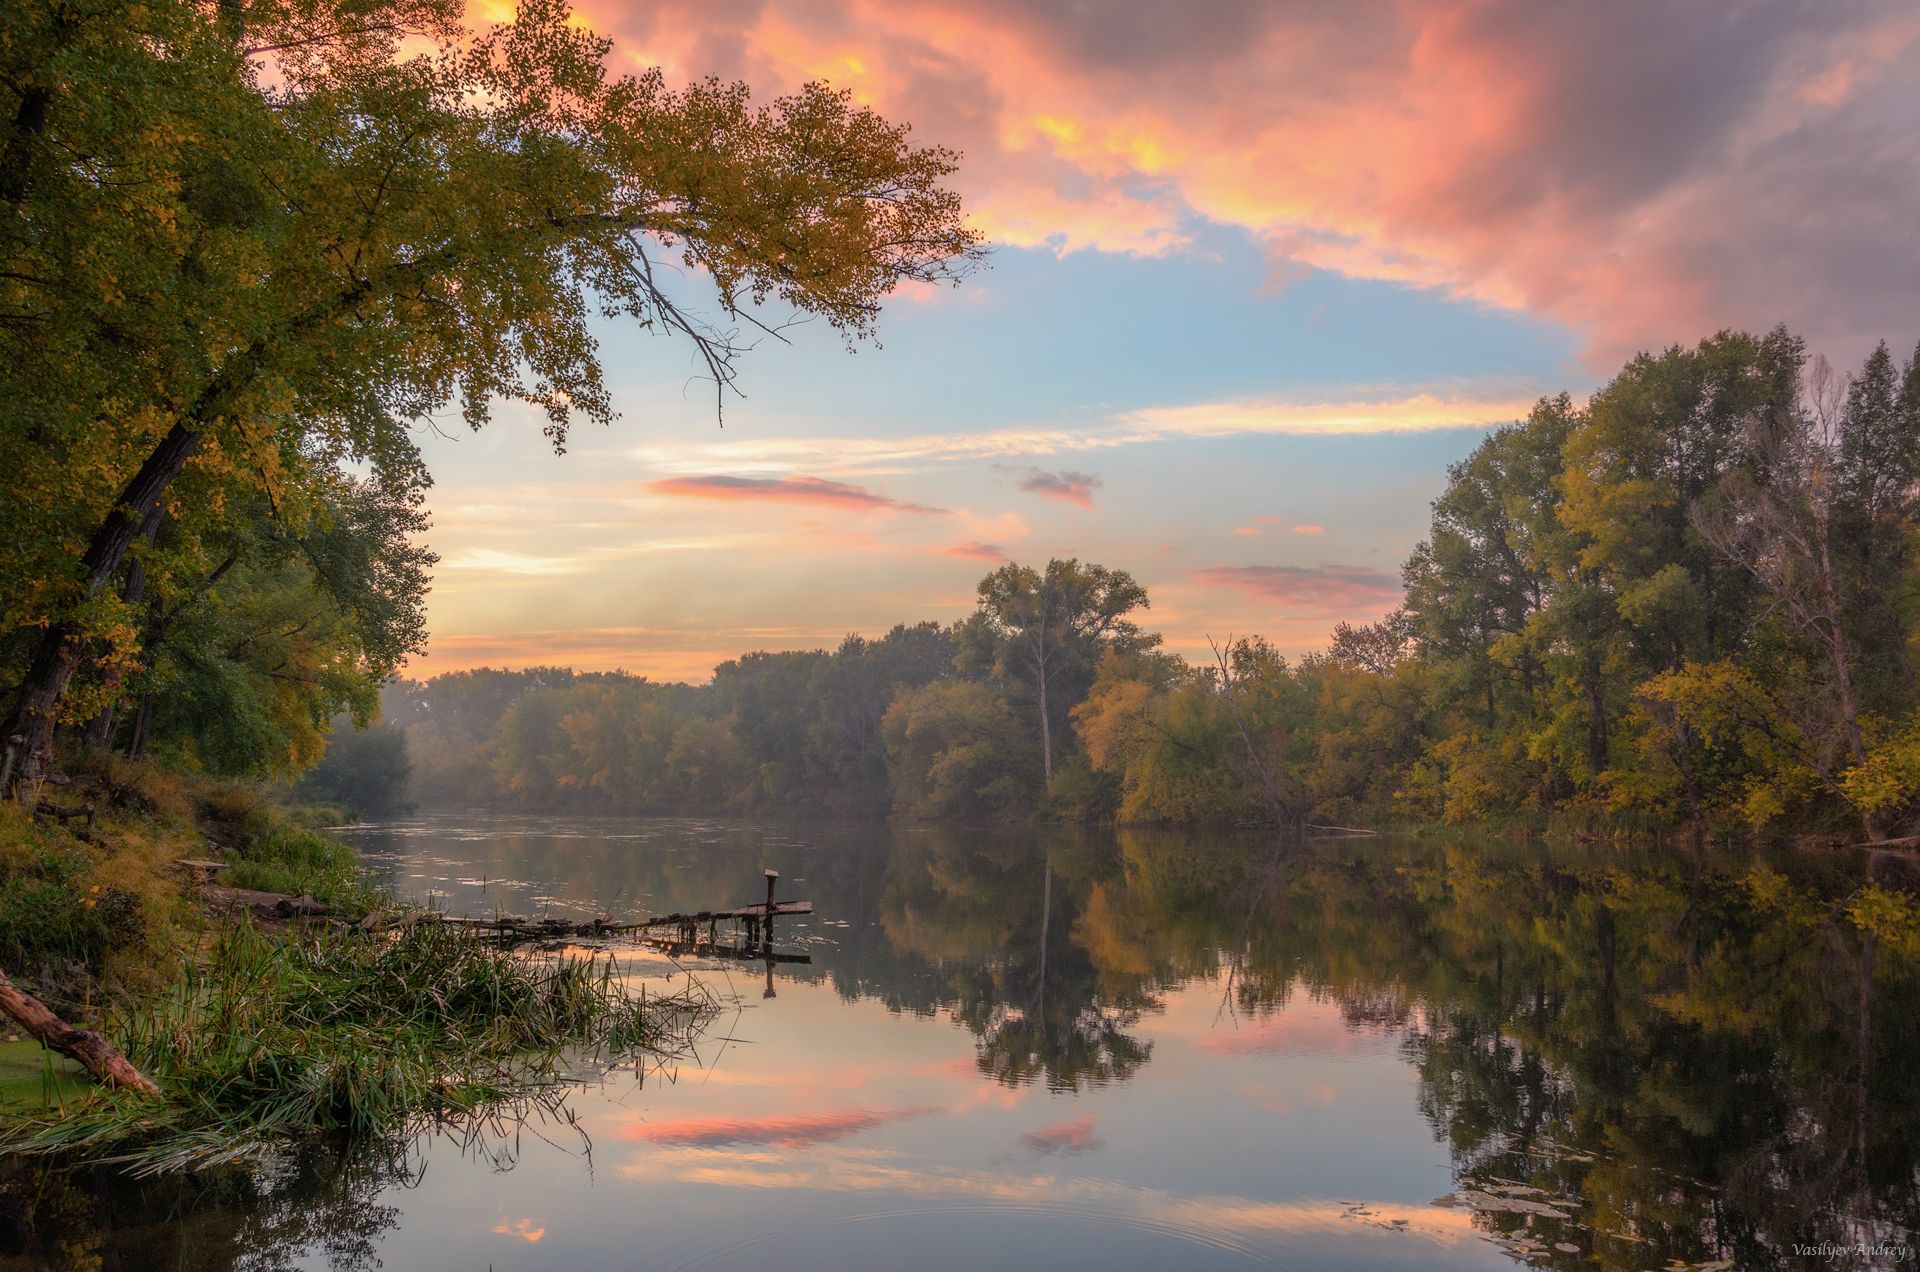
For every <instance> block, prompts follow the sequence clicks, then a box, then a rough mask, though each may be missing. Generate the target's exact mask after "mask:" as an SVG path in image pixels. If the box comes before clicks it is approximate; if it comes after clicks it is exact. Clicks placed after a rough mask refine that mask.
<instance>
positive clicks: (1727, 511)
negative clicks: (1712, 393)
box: [1693, 344, 1920, 839]
mask: <svg viewBox="0 0 1920 1272" xmlns="http://www.w3.org/2000/svg"><path fill="white" fill-rule="evenodd" d="M1893 378H1894V377H1893V371H1892V360H1891V359H1890V358H1889V357H1888V356H1887V350H1886V346H1885V345H1884V344H1883V345H1881V346H1880V347H1879V348H1878V349H1877V350H1875V352H1874V354H1873V355H1872V356H1871V357H1870V358H1869V359H1868V361H1867V365H1866V367H1865V368H1864V370H1863V372H1862V374H1861V375H1860V376H1859V377H1853V378H1849V379H1846V380H1844V381H1843V380H1841V379H1840V378H1839V377H1838V376H1836V375H1835V373H1834V371H1833V369H1832V367H1831V366H1829V365H1828V363H1827V362H1826V360H1825V359H1824V358H1818V359H1815V361H1814V363H1813V366H1812V368H1811V370H1810V372H1809V374H1808V376H1807V380H1806V393H1805V398H1804V400H1803V401H1801V402H1796V403H1794V404H1793V405H1792V407H1791V408H1790V409H1787V410H1784V411H1781V412H1779V413H1778V414H1776V415H1774V416H1770V417H1767V418H1765V419H1763V420H1759V421H1756V422H1755V425H1754V426H1753V427H1752V428H1750V429H1749V432H1748V434H1747V439H1746V444H1747V446H1748V447H1749V449H1750V451H1751V453H1752V456H1753V464H1752V471H1753V472H1758V473H1764V474H1765V478H1764V480H1762V479H1759V478H1757V477H1755V476H1753V475H1751V474H1750V473H1741V474H1739V475H1737V476H1736V477H1734V478H1732V479H1730V480H1729V481H1728V482H1726V483H1725V484H1724V485H1723V486H1722V488H1721V489H1719V490H1718V491H1716V492H1714V495H1713V496H1712V497H1710V498H1706V499H1702V500H1701V501H1699V502H1698V503H1696V504H1695V505H1694V507H1693V520H1694V524H1695V525H1696V526H1697V527H1698V529H1699V531H1700V533H1701V535H1702V536H1703V537H1704V538H1705V539H1706V540H1707V542H1709V543H1711V544H1712V545H1713V547H1714V548H1715V550H1717V551H1718V552H1719V553H1720V554H1721V555H1722V556H1724V557H1725V558H1726V559H1727V560H1729V561H1732V562H1734V563H1737V564H1738V565H1739V566H1741V567H1742V568H1743V569H1745V570H1746V571H1747V572H1748V573H1750V574H1751V575H1752V577H1753V579H1754V581H1755V583H1756V585H1757V586H1758V587H1759V589H1760V591H1761V593H1762V594H1763V596H1764V597H1765V598H1766V602H1767V609H1768V613H1769V615H1770V616H1771V617H1775V618H1777V619H1778V620H1779V621H1780V622H1781V623H1783V624H1784V625H1785V627H1786V628H1787V629H1788V631H1789V632H1791V633H1792V634H1793V636H1794V637H1796V638H1799V639H1803V640H1805V641H1808V642H1810V643H1811V645H1812V647H1813V648H1814V649H1815V650H1817V651H1818V654H1817V658H1816V659H1815V660H1814V665H1815V669H1816V675H1817V680H1818V681H1819V682H1821V683H1822V684H1823V687H1824V690H1825V692H1824V693H1822V694H1820V695H1819V696H1818V697H1817V698H1816V699H1815V701H1816V702H1817V704H1818V707H1817V712H1818V715H1819V716H1821V717H1824V719H1820V720H1817V721H1810V722H1807V723H1808V724H1811V725H1812V727H1810V728H1808V729H1807V732H1809V733H1810V734H1812V735H1813V736H1814V737H1815V738H1816V739H1818V738H1820V737H1821V735H1823V734H1824V735H1825V736H1826V737H1827V738H1828V739H1831V742H1832V744H1833V746H1834V747H1837V749H1838V750H1839V751H1840V752H1841V753H1842V756H1843V759H1842V766H1859V765H1861V764H1863V763H1865V761H1866V759H1867V746H1866V742H1867V738H1866V730H1865V727H1864V722H1865V718H1866V716H1867V714H1868V710H1869V707H1868V703H1867V702H1866V701H1865V699H1864V696H1863V687H1864V685H1863V679H1862V675H1861V671H1860V668H1861V667H1862V666H1863V665H1864V663H1865V661H1867V659H1864V658H1863V655H1866V656H1869V657H1870V658H1871V659H1872V660H1873V661H1877V662H1879V663H1881V664H1882V665H1884V666H1898V664H1899V662H1900V660H1901V658H1902V656H1903V655H1904V653H1905V649H1904V645H1905V641H1904V639H1902V638H1903V637H1904V635H1905V630H1906V628H1907V624H1905V623H1900V622H1898V621H1896V622H1894V623H1892V624H1889V623H1888V622H1887V621H1886V620H1887V619H1888V618H1889V617H1894V618H1896V620H1897V617H1898V612H1897V610H1896V611H1895V614H1894V615H1889V614H1888V613H1887V610H1888V608H1889V602H1890V599H1891V598H1890V597H1889V596H1888V595H1887V591H1888V589H1889V586H1890V584H1893V583H1895V582H1896V581H1897V580H1898V579H1899V577H1900V575H1901V574H1903V573H1905V569H1904V567H1905V566H1906V565H1907V560H1906V559H1903V558H1908V557H1909V555H1910V553H1911V549H1910V548H1907V547H1906V543H1907V542H1909V541H1910V539H1911V529H1910V526H1911V520H1910V519H1911V514H1912V509H1913V506H1914V501H1915V498H1916V496H1915V494H1914V490H1913V476H1914V474H1915V473H1916V471H1920V437H1916V435H1915V434H1914V432H1913V431H1912V429H1911V428H1910V427H1903V425H1904V424H1909V423H1910V421H1903V420H1902V419H1901V412H1900V409H1899V403H1898V401H1897V399H1896V395H1895V392H1894V389H1893ZM1889 626H1891V628H1892V631H1891V633H1890V635H1891V637H1892V638H1891V639H1889V638H1888V633H1887V630H1886V629H1887V628H1888V627H1889ZM1870 634H1871V635H1870ZM1872 636H1878V637H1879V639H1877V640H1875V639H1872ZM1829 749H1831V748H1829ZM1836 767H1838V766H1836V765H1835V764H1834V763H1833V762H1831V761H1827V762H1822V763H1819V764H1818V765H1817V771H1820V772H1821V773H1822V775H1823V776H1826V777H1828V780H1829V781H1835V779H1834V778H1832V777H1831V776H1830V775H1831V774H1833V773H1834V771H1835V769H1836ZM1836 784H1837V783H1836ZM1865 822H1866V825H1867V831H1868V833H1869V835H1871V836H1872V837H1874V838H1876V839H1877V838H1882V837H1884V834H1885V825H1884V823H1883V821H1882V819H1881V817H1880V815H1879V812H1878V810H1877V809H1875V808H1869V809H1868V810H1867V811H1866V813H1865Z"/></svg>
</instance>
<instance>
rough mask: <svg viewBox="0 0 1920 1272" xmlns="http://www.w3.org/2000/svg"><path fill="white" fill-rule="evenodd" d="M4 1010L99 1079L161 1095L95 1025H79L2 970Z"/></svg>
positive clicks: (1, 1004)
mask: <svg viewBox="0 0 1920 1272" xmlns="http://www.w3.org/2000/svg"><path fill="white" fill-rule="evenodd" d="M0 1011H4V1012H6V1013H7V1015H9V1016H11V1017H13V1018H14V1020H16V1021H18V1022H19V1024H20V1027H21V1028H22V1029H25V1030H26V1031H27V1032H28V1033H30V1034H32V1035H33V1036H34V1037H36V1038H38V1039H39V1040H40V1041H41V1042H43V1043H45V1044H46V1045H47V1046H49V1047H51V1048H53V1049H54V1050H55V1051H58V1052H59V1053H60V1054H61V1055H64V1056H72V1057H73V1058H74V1059H75V1060H78V1061H79V1062H80V1063H81V1064H83V1065H85V1066H86V1069H87V1072H88V1073H91V1074H92V1075H93V1076H94V1078H95V1079H97V1080H98V1081H100V1082H102V1083H104V1084H106V1085H107V1086H112V1087H132V1088H133V1089H134V1090H136V1091H139V1092H141V1093H142V1094H144V1095H159V1094H160V1088H159V1087H157V1086H155V1085H154V1084H153V1083H152V1081H151V1080H149V1079H148V1077H147V1075H146V1074H144V1073H142V1072H140V1070H138V1069H136V1068H134V1067H133V1065H132V1064H130V1063H128V1061H127V1058H126V1057H125V1056H123V1055H121V1054H120V1052H119V1051H118V1050H117V1049H116V1048H115V1047H114V1045H113V1044H112V1043H110V1042H108V1041H107V1040H106V1039H105V1038H104V1037H102V1036H101V1035H99V1034H97V1033H95V1032H94V1031H93V1030H91V1029H79V1028H76V1027H74V1026H73V1025H69V1024H68V1023H67V1022H66V1021H64V1020H62V1019H60V1017H58V1016H56V1015H54V1014H53V1012H52V1011H50V1010H49V1009H48V1008H47V1005H46V1004H45V1003H43V1002H41V1001H40V1000H39V999H38V998H35V997H34V996H33V995H32V994H29V993H28V992H27V991H26V990H24V989H21V988H20V987H19V986H18V985H15V984H14V983H13V982H12V981H11V980H8V979H7V974H6V973H5V972H0Z"/></svg>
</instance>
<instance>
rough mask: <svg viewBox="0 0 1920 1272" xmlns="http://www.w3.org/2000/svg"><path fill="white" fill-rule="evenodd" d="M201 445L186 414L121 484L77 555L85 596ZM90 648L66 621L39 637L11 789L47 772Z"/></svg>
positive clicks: (19, 707)
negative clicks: (64, 706)
mask: <svg viewBox="0 0 1920 1272" xmlns="http://www.w3.org/2000/svg"><path fill="white" fill-rule="evenodd" d="M199 448H200V434H199V432H198V431H197V430H195V429H191V428H189V427H187V425H186V423H185V422H184V421H183V422H181V423H178V424H175V425H174V426H173V428H172V429H171V430H169V431H168V433H167V435H166V436H165V437H163V438H161V439H160V443H159V445H157V446H155V447H154V449H153V453H152V454H150V455H148V456H147V460H146V462H145V463H144V464H142V465H140V471H139V472H137V473H135V474H134V476H133V480H132V481H129V482H128V483H127V485H126V487H125V489H123V490H122V491H121V492H120V497H119V498H118V499H116V500H115V501H114V504H113V507H112V508H111V509H109V510H108V512H107V516H106V520H105V522H103V523H102V524H101V526H100V528H99V530H97V531H95V532H94V536H93V541H92V542H91V543H89V544H88V545H87V551H86V555H85V556H83V557H82V558H81V559H80V563H81V566H82V568H83V569H84V571H85V573H84V575H83V585H84V587H85V593H86V596H87V598H88V599H92V598H93V597H95V596H98V595H99V594H100V591H101V589H102V588H104V587H105V586H106V585H107V584H108V582H109V581H111V580H112V578H113V576H114V575H115V574H116V573H118V572H119V570H120V565H121V562H123V561H125V560H126V556H127V550H128V549H129V548H131V547H132V546H133V540H134V536H135V535H137V534H138V533H139V531H140V528H141V526H143V525H144V524H145V523H146V519H147V515H148V514H149V513H150V512H152V511H153V509H154V508H155V507H157V506H158V505H159V503H160V497H161V496H162V495H163V494H165V493H166V490H167V487H168V486H169V485H171V484H172V482H173V479H174V478H175V477H178V476H179V475H180V471H181V470H182V469H183V468H185V467H186V465H187V461H188V460H189V459H191V458H193V454H194V452H195V451H196V450H198V449H199ZM85 652H86V651H85V649H84V638H83V637H82V636H81V634H80V633H79V632H77V631H75V630H74V627H73V625H72V624H71V623H69V622H65V621H62V622H55V623H50V624H48V626H47V628H46V630H45V631H43V632H42V633H41V634H40V639H39V640H38V641H36V642H35V643H34V647H33V654H32V656H31V657H30V659H29V660H28V663H27V675H26V679H25V680H24V681H23V682H22V683H21V686H20V696H19V698H18V699H17V700H16V701H15V704H14V708H13V713H12V715H11V716H10V717H9V718H8V721H7V726H6V730H5V734H6V737H7V738H8V739H9V740H10V742H12V740H13V739H18V741H17V742H16V743H13V745H15V746H17V748H18V762H17V764H16V765H15V766H14V769H13V771H12V772H11V774H10V776H9V780H10V782H11V791H10V792H9V793H12V794H18V793H20V792H22V791H25V792H27V794H28V797H29V798H31V797H33V796H34V794H35V793H36V792H37V788H38V786H39V782H40V779H41V778H43V777H45V776H46V771H47V765H48V763H49V761H50V760H51V759H52V757H53V730H54V726H55V725H56V724H58V723H59V719H60V700H61V699H62V698H63V697H65V696H66V692H67V686H68V685H69V684H70V683H72V681H73V675H74V672H76V671H78V670H79V667H80V660H81V658H82V657H84V656H85Z"/></svg>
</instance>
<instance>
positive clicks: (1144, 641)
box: [963, 558, 1160, 792]
mask: <svg viewBox="0 0 1920 1272" xmlns="http://www.w3.org/2000/svg"><path fill="white" fill-rule="evenodd" d="M979 596H980V607H979V609H978V610H977V611H976V613H975V616H974V620H972V621H973V622H974V626H973V627H972V628H971V629H970V630H969V631H968V633H967V634H966V635H965V636H963V640H966V639H968V638H969V637H970V638H971V639H972V641H973V644H974V646H975V649H976V651H978V650H979V648H980V647H981V646H982V645H984V646H985V647H986V648H987V649H989V650H991V653H992V665H993V666H994V668H995V670H996V671H998V672H1000V673H1002V674H1007V675H1012V676H1017V677H1019V678H1021V679H1024V680H1026V681H1027V682H1028V684H1029V685H1030V686H1031V688H1032V690H1033V694H1034V706H1035V710H1036V712H1037V714H1038V716H1039V720H1040V757H1041V771H1042V773H1043V776H1044V781H1045V786H1046V789H1047V790H1048V791H1049V792H1051V791H1052V789H1053V731H1054V727H1055V723H1056V716H1058V717H1060V718H1061V719H1064V718H1065V716H1066V714H1067V712H1068V711H1070V710H1071V709H1072V707H1073V706H1074V705H1075V704H1076V703H1077V701H1078V700H1079V699H1080V698H1082V697H1084V696H1085V694H1086V688H1087V686H1088V685H1089V684H1091V682H1092V678H1093V669H1094V667H1095V665H1096V664H1097V663H1098V662H1099V660H1100V655H1101V653H1102V652H1104V651H1105V650H1107V649H1110V648H1111V649H1119V650H1122V651H1132V650H1141V649H1151V648H1153V647H1154V646H1156V645H1158V644H1159V643H1160V638H1159V637H1158V636H1157V635H1153V634H1150V633H1147V632H1143V631H1141V630H1140V628H1139V626H1138V625H1137V624H1135V623H1134V622H1132V621H1131V620H1129V619H1128V618H1127V617H1126V616H1127V615H1128V614H1131V613H1132V612H1133V611H1134V610H1136V609H1145V608H1147V606H1148V601H1147V591H1146V589H1145V588H1143V587H1141V586H1140V585H1139V584H1138V583H1136V582H1134V581H1133V576H1132V575H1131V574H1128V573H1127V572H1126V571H1125V570H1109V569H1108V568H1107V567H1106V566H1104V565H1088V566H1083V565H1081V564H1080V562H1079V561H1077V560H1073V559H1068V560H1065V561H1062V560H1059V559H1058V558H1055V559H1053V560H1050V561H1048V562H1047V567H1046V570H1045V571H1044V572H1042V571H1039V570H1035V569H1033V568H1032V567H1031V566H1025V565H1003V566H1001V567H1000V568H999V569H997V570H995V571H994V572H993V573H991V574H989V575H987V576H986V577H985V578H984V579H981V580H980V588H979ZM1063 679H1065V680H1067V681H1068V685H1070V686H1071V688H1072V690H1074V691H1075V692H1071V693H1061V692H1059V690H1060V688H1063V687H1068V686H1063V685H1062V684H1061V683H1060V682H1061V681H1062V680H1063Z"/></svg>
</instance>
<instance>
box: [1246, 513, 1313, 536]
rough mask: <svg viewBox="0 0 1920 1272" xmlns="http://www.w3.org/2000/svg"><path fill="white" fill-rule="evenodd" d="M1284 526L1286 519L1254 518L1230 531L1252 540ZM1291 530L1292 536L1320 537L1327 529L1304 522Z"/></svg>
mask: <svg viewBox="0 0 1920 1272" xmlns="http://www.w3.org/2000/svg"><path fill="white" fill-rule="evenodd" d="M1286 524H1287V519H1286V518H1285V517H1255V518H1254V519H1253V520H1252V521H1249V522H1248V523H1247V524H1246V525H1244V526H1240V527H1239V528H1237V529H1235V530H1234V531H1232V533H1234V534H1237V535H1239V536H1240V537H1241V538H1243V539H1245V538H1252V537H1253V536H1255V535H1260V534H1265V533H1266V532H1267V531H1268V530H1270V529H1272V528H1273V527H1275V526H1283V525H1286ZM1291 529H1292V531H1293V533H1294V534H1304V535H1320V534H1325V533H1326V532H1327V528H1326V527H1325V526H1320V525H1314V524H1313V523H1311V522H1305V523H1302V524H1300V525H1296V526H1293V527H1291Z"/></svg>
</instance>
